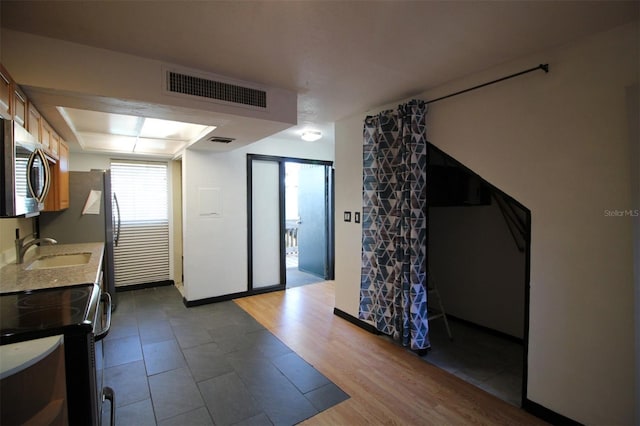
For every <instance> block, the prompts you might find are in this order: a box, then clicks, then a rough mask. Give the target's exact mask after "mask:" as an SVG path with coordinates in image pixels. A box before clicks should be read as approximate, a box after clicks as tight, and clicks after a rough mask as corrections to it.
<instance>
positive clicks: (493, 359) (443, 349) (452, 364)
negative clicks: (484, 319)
mask: <svg viewBox="0 0 640 426" xmlns="http://www.w3.org/2000/svg"><path fill="white" fill-rule="evenodd" d="M449 326H450V327H451V334H452V336H453V340H449V337H448V336H447V332H446V329H445V326H444V322H443V321H442V320H441V319H437V320H433V321H430V323H429V327H430V328H429V337H430V340H431V350H430V351H429V352H428V353H427V354H426V355H424V356H423V357H422V358H423V359H424V360H425V361H427V362H430V363H432V364H434V365H437V366H438V367H440V368H442V369H443V370H446V371H448V372H450V373H452V374H454V375H456V376H458V377H460V378H461V379H463V380H465V381H467V382H469V383H471V384H473V385H475V386H477V387H479V388H481V389H484V390H485V391H487V392H489V393H491V394H493V395H495V396H497V397H498V398H500V399H502V400H504V401H507V402H509V403H511V404H513V405H515V406H517V407H520V405H521V396H522V368H523V356H524V345H523V344H522V343H518V342H516V341H514V340H512V339H509V338H506V337H502V336H499V335H496V334H492V333H490V332H488V331H485V330H482V329H480V328H478V327H473V326H471V325H468V324H465V323H464V322H460V321H455V320H452V319H449Z"/></svg>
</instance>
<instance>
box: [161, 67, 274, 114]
mask: <svg viewBox="0 0 640 426" xmlns="http://www.w3.org/2000/svg"><path fill="white" fill-rule="evenodd" d="M164 82H165V85H164V89H165V91H166V93H169V94H172V95H181V96H188V97H194V96H195V97H197V98H199V99H200V100H209V101H214V102H220V103H225V104H231V105H235V106H244V107H252V108H256V109H262V110H264V109H267V91H266V90H261V89H259V88H255V87H247V85H244V84H242V83H239V82H237V81H229V80H228V81H224V79H223V78H220V77H219V76H212V75H206V74H201V73H198V72H191V71H184V70H175V69H168V68H165V69H164Z"/></svg>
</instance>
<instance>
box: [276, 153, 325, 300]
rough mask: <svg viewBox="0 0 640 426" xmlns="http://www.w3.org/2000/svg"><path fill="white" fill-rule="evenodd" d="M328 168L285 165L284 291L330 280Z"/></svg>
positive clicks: (290, 162)
mask: <svg viewBox="0 0 640 426" xmlns="http://www.w3.org/2000/svg"><path fill="white" fill-rule="evenodd" d="M327 171H328V169H327V166H324V165H320V164H307V163H300V162H296V161H286V162H285V256H286V280H285V281H286V287H287V288H292V287H299V286H302V285H306V284H313V283H317V282H321V281H324V280H326V279H328V277H329V252H328V250H327V248H328V243H329V239H328V238H327V237H328V235H329V229H328V227H327V224H328V217H327V216H328V214H329V213H330V212H329V209H328V207H329V204H328V202H327V201H328V195H329V191H328V190H329V188H328V185H327V183H328V180H327Z"/></svg>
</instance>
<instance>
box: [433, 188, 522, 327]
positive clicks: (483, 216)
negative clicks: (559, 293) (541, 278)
mask: <svg viewBox="0 0 640 426" xmlns="http://www.w3.org/2000/svg"><path fill="white" fill-rule="evenodd" d="M428 238H429V251H428V258H429V273H430V274H431V278H433V279H434V281H435V282H436V283H437V286H438V292H439V293H440V297H441V298H442V302H443V304H444V308H445V311H446V312H447V314H450V315H454V316H455V317H457V318H462V319H464V320H467V321H471V322H473V323H474V324H479V325H482V326H484V327H488V328H491V329H493V330H498V331H501V332H503V333H506V334H509V335H511V336H514V337H518V338H520V339H522V338H523V337H524V303H525V301H524V294H525V293H524V288H525V267H526V265H525V261H526V259H525V254H524V253H521V252H520V251H518V247H517V246H516V243H515V242H514V239H513V237H512V235H511V232H510V231H509V228H508V227H507V224H506V222H505V219H504V217H503V216H502V212H501V211H500V208H499V207H498V205H497V203H496V202H495V201H493V203H492V204H491V205H487V206H473V207H471V206H462V207H432V208H430V209H429V234H428ZM433 306H436V305H433Z"/></svg>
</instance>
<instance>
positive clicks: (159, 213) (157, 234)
mask: <svg viewBox="0 0 640 426" xmlns="http://www.w3.org/2000/svg"><path fill="white" fill-rule="evenodd" d="M168 188H169V185H168V178H167V164H166V163H155V162H137V161H123V160H117V161H116V160H112V161H111V190H112V192H113V194H115V197H116V198H117V201H118V207H119V211H120V221H121V222H120V235H119V240H118V246H117V247H115V248H114V261H115V278H116V286H127V285H135V284H147V283H153V282H159V281H166V280H169V279H170V273H169V205H168V204H169V195H168ZM113 209H114V212H115V211H116V206H115V205H114V208H113Z"/></svg>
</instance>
